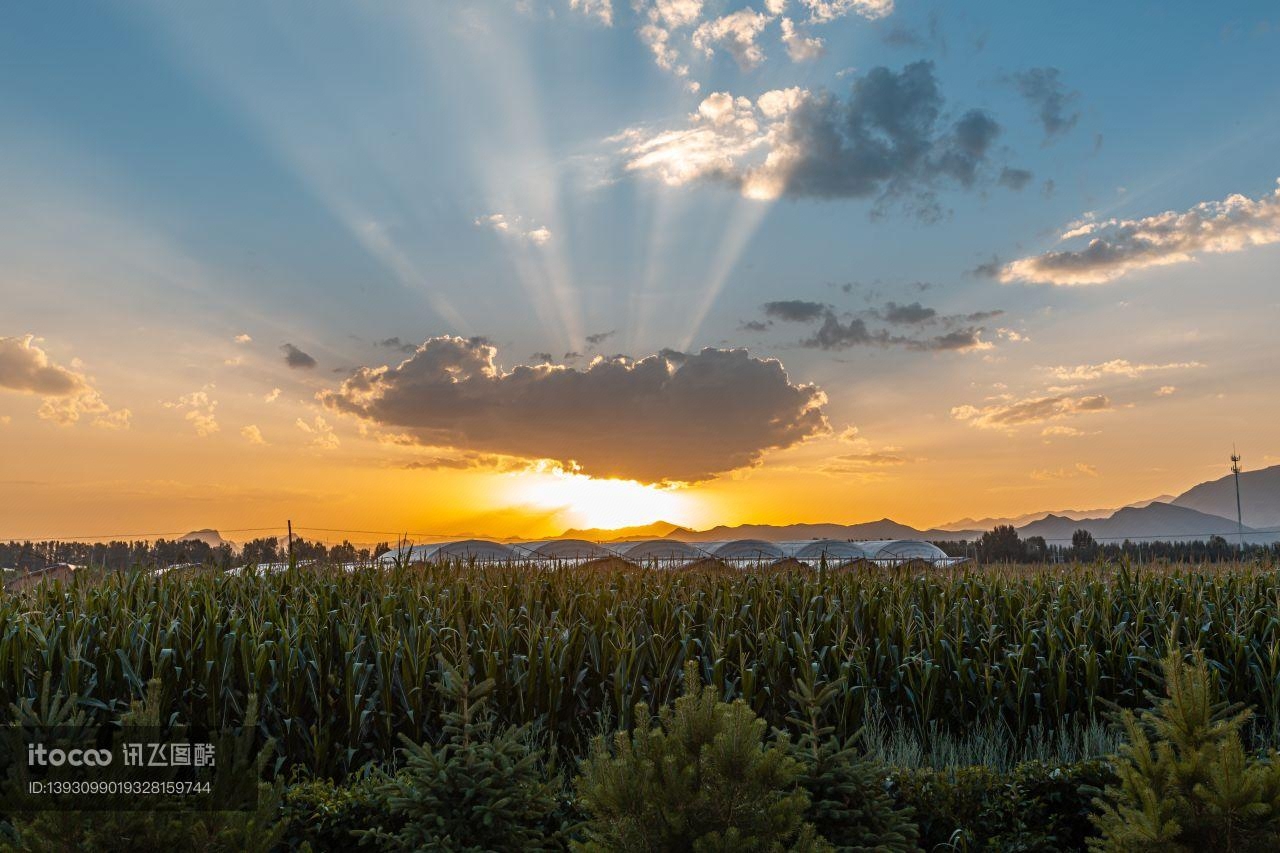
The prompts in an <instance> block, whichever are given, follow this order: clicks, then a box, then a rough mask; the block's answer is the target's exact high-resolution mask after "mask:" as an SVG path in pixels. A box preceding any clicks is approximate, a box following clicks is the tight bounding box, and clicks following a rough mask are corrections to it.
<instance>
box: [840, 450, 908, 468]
mask: <svg viewBox="0 0 1280 853" xmlns="http://www.w3.org/2000/svg"><path fill="white" fill-rule="evenodd" d="M835 461H837V462H845V463H848V464H851V465H905V464H906V462H907V460H906V459H905V458H904V457H902V456H897V455H895V454H893V453H874V452H873V453H845V454H843V455H840V456H837V457H835Z"/></svg>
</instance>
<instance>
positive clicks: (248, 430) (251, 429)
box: [240, 424, 267, 444]
mask: <svg viewBox="0 0 1280 853" xmlns="http://www.w3.org/2000/svg"><path fill="white" fill-rule="evenodd" d="M240 435H241V437H242V438H244V440H245V441H247V442H249V443H250V444H266V443H267V440H266V439H265V438H263V437H262V430H260V429H258V426H257V424H249V425H248V426H243V427H240Z"/></svg>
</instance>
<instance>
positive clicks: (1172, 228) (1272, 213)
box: [984, 189, 1280, 285]
mask: <svg viewBox="0 0 1280 853" xmlns="http://www.w3.org/2000/svg"><path fill="white" fill-rule="evenodd" d="M1086 237H1087V238H1088V243H1087V244H1086V245H1085V246H1084V247H1083V248H1079V249H1063V250H1056V251H1050V252H1046V253H1044V254H1042V255H1035V256H1032V257H1027V258H1021V259H1019V260H1015V261H1012V262H1011V263H1008V264H1005V265H1004V266H1002V267H999V269H998V271H997V270H992V269H991V268H989V267H988V268H986V269H985V270H984V271H986V272H995V274H996V276H997V277H998V278H999V279H1000V281H1003V282H1006V283H1007V282H1015V281H1024V282H1031V283H1035V284H1055V285H1075V284H1104V283H1106V282H1109V281H1114V280H1115V279H1117V278H1120V277H1121V276H1123V275H1126V274H1128V273H1130V272H1134V271H1137V270H1142V269H1147V268H1149V267H1160V266H1169V265H1172V264H1183V263H1189V262H1190V261H1192V260H1194V259H1195V258H1196V256H1197V255H1199V254H1222V253H1226V252H1239V251H1242V250H1244V249H1247V248H1250V247H1252V246H1264V245H1268V244H1271V243H1276V242H1280V189H1277V190H1275V191H1274V192H1272V193H1271V194H1270V195H1265V196H1262V197H1261V198H1258V199H1251V198H1249V197H1247V196H1243V195H1238V194H1237V195H1230V196H1227V197H1226V198H1225V199H1223V200H1221V201H1206V202H1201V203H1200V204H1197V205H1196V206H1195V207H1192V208H1191V209H1190V210H1187V211H1184V212H1181V213H1178V212H1176V211H1172V210H1170V211H1166V212H1164V213H1158V214H1156V215H1154V216H1148V217H1145V218H1142V219H1107V220H1102V221H1094V220H1091V219H1085V220H1083V221H1080V222H1075V223H1072V224H1071V225H1070V226H1068V229H1067V230H1066V231H1065V232H1064V233H1063V235H1062V237H1061V239H1062V240H1076V239H1080V238H1086Z"/></svg>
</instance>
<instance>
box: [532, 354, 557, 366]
mask: <svg viewBox="0 0 1280 853" xmlns="http://www.w3.org/2000/svg"><path fill="white" fill-rule="evenodd" d="M529 360H530V361H532V362H534V363H535V364H549V363H550V362H553V361H555V357H554V356H552V355H551V353H549V352H535V353H534V354H533V355H531V356H529Z"/></svg>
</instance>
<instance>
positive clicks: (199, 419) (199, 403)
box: [164, 385, 221, 438]
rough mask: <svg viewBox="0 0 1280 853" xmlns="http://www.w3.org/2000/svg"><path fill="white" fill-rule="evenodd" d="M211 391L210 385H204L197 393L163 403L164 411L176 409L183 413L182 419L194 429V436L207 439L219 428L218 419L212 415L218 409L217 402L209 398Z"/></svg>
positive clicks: (193, 392)
mask: <svg viewBox="0 0 1280 853" xmlns="http://www.w3.org/2000/svg"><path fill="white" fill-rule="evenodd" d="M211 390H213V386H212V385H206V386H205V387H204V388H203V389H201V390H199V391H192V392H191V393H189V394H183V395H182V396H181V397H179V398H178V399H177V401H176V402H170V403H165V404H164V407H165V408H166V409H177V410H179V411H184V412H185V414H184V415H183V417H185V418H186V419H187V421H188V422H189V423H190V424H191V426H192V427H194V428H195V431H196V435H198V436H200V437H201V438H208V437H209V436H211V435H213V434H214V433H215V432H218V431H219V429H221V427H219V426H218V419H217V417H216V416H215V415H214V412H215V410H216V409H217V408H218V401H217V400H214V399H213V398H211V397H210V396H209V392H210V391H211Z"/></svg>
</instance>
